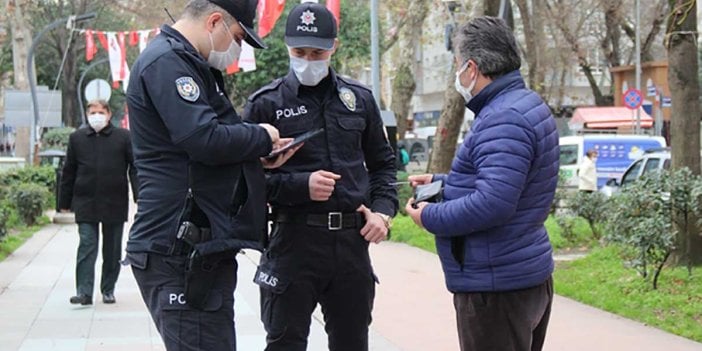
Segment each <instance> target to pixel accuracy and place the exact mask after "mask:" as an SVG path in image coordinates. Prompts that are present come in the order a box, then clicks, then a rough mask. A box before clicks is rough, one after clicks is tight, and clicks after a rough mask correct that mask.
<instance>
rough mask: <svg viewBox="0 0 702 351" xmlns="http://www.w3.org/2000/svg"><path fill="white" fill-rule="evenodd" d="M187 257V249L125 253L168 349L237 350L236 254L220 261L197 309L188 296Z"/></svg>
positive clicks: (189, 350)
mask: <svg viewBox="0 0 702 351" xmlns="http://www.w3.org/2000/svg"><path fill="white" fill-rule="evenodd" d="M232 256H233V255H232ZM186 259H187V257H186V256H184V255H178V256H166V255H159V254H154V253H148V254H147V253H128V254H127V260H128V262H129V263H130V264H131V266H132V271H133V272H134V277H135V278H136V281H137V283H138V285H139V289H140V290H141V296H142V298H143V299H144V302H145V303H146V307H147V308H148V309H149V312H150V313H151V318H153V320H154V324H155V325H156V328H157V329H158V332H159V333H160V334H161V338H162V339H163V342H164V344H165V346H166V350H168V351H204V350H207V351H235V350H236V336H235V330H234V289H235V287H236V282H237V280H236V271H237V263H236V260H235V259H234V258H233V257H232V258H231V259H227V260H222V261H220V262H219V266H218V267H217V268H216V270H217V274H216V276H217V280H216V281H215V282H214V284H213V287H212V290H211V291H210V294H209V296H208V299H207V302H206V306H205V308H204V309H203V310H197V309H194V308H192V307H190V306H188V304H187V301H185V297H184V280H185V273H184V270H185V264H186Z"/></svg>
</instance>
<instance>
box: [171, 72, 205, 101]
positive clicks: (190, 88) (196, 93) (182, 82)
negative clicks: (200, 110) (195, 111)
mask: <svg viewBox="0 0 702 351" xmlns="http://www.w3.org/2000/svg"><path fill="white" fill-rule="evenodd" d="M175 84H176V88H177V89H178V95H180V97H182V98H183V100H185V101H189V102H195V101H197V99H198V98H199V97H200V87H199V86H198V85H197V83H195V80H194V79H193V78H192V77H180V78H178V79H176V81H175Z"/></svg>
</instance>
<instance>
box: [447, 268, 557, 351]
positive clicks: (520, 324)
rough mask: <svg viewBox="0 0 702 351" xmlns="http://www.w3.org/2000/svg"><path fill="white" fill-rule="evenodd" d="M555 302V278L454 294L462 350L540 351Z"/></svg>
mask: <svg viewBox="0 0 702 351" xmlns="http://www.w3.org/2000/svg"><path fill="white" fill-rule="evenodd" d="M552 302H553V279H552V278H550V277H549V279H548V280H546V282H544V283H543V284H541V285H538V286H536V287H533V288H528V289H523V290H515V291H506V292H496V293H457V294H454V295H453V304H454V307H455V308H456V319H457V322H458V339H459V342H460V344H461V351H539V350H541V349H542V347H543V345H544V340H545V338H546V328H547V327H548V321H549V317H550V315H551V304H552Z"/></svg>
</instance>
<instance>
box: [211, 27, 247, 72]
mask: <svg viewBox="0 0 702 351" xmlns="http://www.w3.org/2000/svg"><path fill="white" fill-rule="evenodd" d="M222 25H224V26H225V27H224V31H225V32H227V34H229V37H230V38H232V42H231V44H229V49H227V51H216V50H215V48H214V40H212V33H210V32H208V33H207V34H208V35H209V36H210V45H211V46H212V50H210V55H209V56H208V57H207V63H209V64H210V67H212V68H216V69H218V70H220V71H224V70H225V69H227V67H229V65H231V64H232V63H234V61H236V60H238V59H239V55H241V46H239V44H237V42H236V40H234V37H233V36H232V33H231V32H229V26H228V25H227V24H226V23H224V21H222Z"/></svg>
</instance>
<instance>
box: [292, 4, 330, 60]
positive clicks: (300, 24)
mask: <svg viewBox="0 0 702 351" xmlns="http://www.w3.org/2000/svg"><path fill="white" fill-rule="evenodd" d="M334 39H336V19H335V18H334V15H332V13H331V11H329V10H328V9H327V8H326V7H324V6H323V5H320V4H317V3H313V2H305V3H302V4H299V5H296V6H295V7H294V8H293V9H292V10H290V13H289V14H288V22H287V24H286V26H285V44H287V45H288V46H289V47H291V48H303V47H305V48H317V49H323V50H329V49H331V48H333V47H334Z"/></svg>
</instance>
